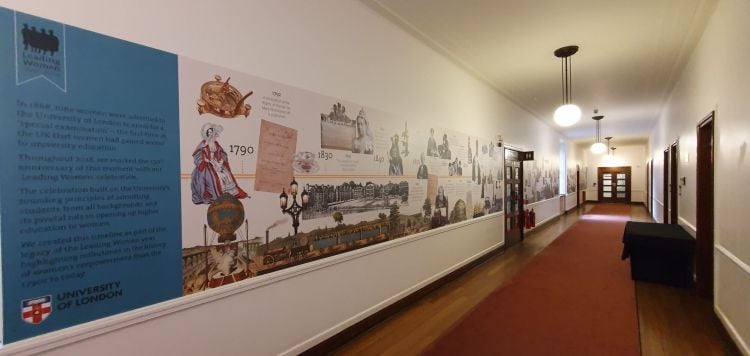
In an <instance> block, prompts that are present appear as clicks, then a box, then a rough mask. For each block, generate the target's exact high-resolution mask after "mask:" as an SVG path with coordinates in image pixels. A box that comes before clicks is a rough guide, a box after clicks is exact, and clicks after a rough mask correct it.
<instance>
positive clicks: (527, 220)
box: [523, 209, 531, 229]
mask: <svg viewBox="0 0 750 356" xmlns="http://www.w3.org/2000/svg"><path fill="white" fill-rule="evenodd" d="M530 217H531V212H530V211H529V209H524V210H523V221H524V222H525V223H526V228H527V229H531V218H530Z"/></svg>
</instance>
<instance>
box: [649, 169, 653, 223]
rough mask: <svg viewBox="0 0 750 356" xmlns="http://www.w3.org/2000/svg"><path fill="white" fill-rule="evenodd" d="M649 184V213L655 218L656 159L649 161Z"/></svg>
mask: <svg viewBox="0 0 750 356" xmlns="http://www.w3.org/2000/svg"><path fill="white" fill-rule="evenodd" d="M648 162H649V172H650V175H649V178H648V181H649V184H648V193H649V194H648V213H649V214H650V215H651V216H653V215H654V159H653V158H652V159H650V160H649V161H648Z"/></svg>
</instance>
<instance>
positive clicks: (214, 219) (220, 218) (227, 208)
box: [206, 194, 245, 242]
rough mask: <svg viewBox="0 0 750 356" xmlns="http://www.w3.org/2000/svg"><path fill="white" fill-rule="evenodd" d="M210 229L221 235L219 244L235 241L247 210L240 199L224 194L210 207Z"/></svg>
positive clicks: (208, 214) (208, 217)
mask: <svg viewBox="0 0 750 356" xmlns="http://www.w3.org/2000/svg"><path fill="white" fill-rule="evenodd" d="M206 215H207V216H206V218H207V220H208V227H210V228H211V230H213V231H216V233H218V234H219V242H228V241H234V240H236V239H237V236H236V235H235V234H234V232H235V231H237V229H239V228H240V226H242V223H243V222H244V221H245V208H244V207H243V206H242V203H241V202H240V201H239V199H237V198H235V197H234V196H232V195H230V194H224V195H222V196H220V197H219V198H218V199H216V200H215V201H214V202H213V203H211V205H210V206H209V207H208V213H207V214H206Z"/></svg>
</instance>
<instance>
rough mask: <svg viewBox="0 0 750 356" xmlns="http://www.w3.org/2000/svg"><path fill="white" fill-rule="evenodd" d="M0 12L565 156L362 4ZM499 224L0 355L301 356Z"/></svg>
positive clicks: (38, 5)
mask: <svg viewBox="0 0 750 356" xmlns="http://www.w3.org/2000/svg"><path fill="white" fill-rule="evenodd" d="M0 6H4V7H8V8H11V9H16V10H19V11H23V12H27V13H30V14H33V15H37V16H41V17H46V18H49V19H52V20H55V21H60V22H65V23H68V24H71V25H74V26H77V27H81V28H84V29H87V30H91V31H96V32H99V33H103V34H107V35H110V36H114V37H118V38H122V39H125V40H128V41H132V42H135V43H138V44H142V45H147V46H151V47H154V48H158V49H162V50H165V51H169V52H173V53H177V54H179V55H183V56H186V57H190V58H193V59H196V60H200V61H205V62H208V63H212V64H216V65H220V66H224V67H228V68H232V69H234V70H237V71H240V72H245V73H248V74H252V75H255V76H258V77H262V78H267V79H270V80H274V81H277V82H280V83H284V84H287V85H291V86H295V87H299V88H303V89H307V90H310V91H314V92H317V93H321V94H324V95H329V96H333V97H340V98H343V99H346V100H349V101H352V102H356V103H360V104H362V105H366V106H368V107H372V108H376V109H378V110H381V111H383V112H387V113H393V114H396V115H399V116H402V117H407V118H410V119H413V120H416V121H429V122H431V123H434V124H435V125H440V126H442V127H447V128H451V129H454V130H460V131H461V132H465V133H467V134H470V135H472V136H474V135H475V136H481V137H484V136H494V134H495V133H501V134H502V135H503V137H504V139H505V142H506V143H509V144H512V145H513V146H515V147H518V148H521V149H524V150H534V151H536V152H539V153H543V154H541V155H540V156H546V157H548V159H552V160H554V159H556V158H557V155H558V150H559V142H560V139H561V138H562V137H561V136H560V135H559V133H557V132H556V131H554V130H553V129H551V128H550V127H548V126H547V125H546V124H544V123H542V122H541V121H539V120H538V119H536V118H535V117H533V116H532V115H531V114H530V113H528V112H527V111H525V110H524V109H522V108H520V107H518V106H516V105H515V104H513V103H512V102H511V101H510V100H508V99H507V98H505V97H504V96H502V95H500V94H498V92H497V91H496V90H494V89H493V88H492V87H490V86H489V85H487V84H486V83H485V82H484V81H483V80H481V79H478V78H476V77H474V76H472V75H470V74H468V73H467V71H465V70H464V69H462V68H461V67H459V66H458V65H456V64H454V63H453V62H451V61H449V60H447V59H446V58H445V57H443V56H441V55H439V54H438V53H436V52H435V51H434V50H433V49H431V48H429V47H427V46H426V45H424V44H423V43H422V42H419V41H418V40H416V39H415V38H413V37H412V36H410V35H408V34H407V33H406V32H404V31H403V30H402V29H400V28H399V27H397V26H395V25H394V24H392V23H390V22H389V21H387V20H386V19H384V18H383V17H381V16H380V15H378V14H377V13H375V12H374V11H373V10H371V9H370V8H368V7H367V6H364V5H362V4H361V3H359V2H342V1H334V0H324V1H316V2H309V1H288V2H268V1H229V2H222V3H221V4H220V5H218V4H215V3H207V2H189V3H185V2H183V1H176V0H170V1H159V2H148V3H135V2H124V3H117V4H113V3H105V2H98V1H84V0H77V1H68V2H59V3H58V2H48V1H9V0H3V1H0ZM217 6H220V7H221V8H219V9H217ZM332 14H337V15H332ZM302 134H304V133H302ZM555 204H556V202H555ZM556 213H558V212H557V211H556V210H554V209H550V212H549V213H548V214H550V215H547V216H545V215H544V214H539V213H538V215H537V219H538V220H539V221H543V220H545V219H548V218H549V217H551V216H552V215H554V214H556ZM503 220H504V219H503V218H502V217H501V216H500V215H491V216H486V217H483V218H478V219H475V220H472V221H469V222H464V223H457V224H453V225H449V226H447V227H444V228H441V229H437V230H434V231H428V232H426V233H422V234H420V235H418V236H415V237H414V238H410V239H408V240H407V239H405V240H398V241H391V242H388V243H384V244H381V245H378V246H372V247H368V248H365V249H362V250H358V251H356V252H352V253H347V254H342V255H339V256H336V257H332V258H329V259H326V260H321V261H316V262H312V263H308V264H305V265H302V266H298V267H293V268H289V269H287V270H284V271H280V272H276V273H273V274H269V275H267V276H264V277H258V278H255V279H253V280H248V281H245V282H238V283H235V284H233V285H230V286H227V287H222V288H215V289H213V290H210V291H206V292H204V293H199V294H196V295H190V296H186V297H181V298H178V299H174V300H170V301H166V302H163V303H160V304H156V305H152V306H148V307H144V308H141V309H136V310H133V311H130V312H126V313H122V314H118V315H114V316H111V317H107V318H104V319H99V320H95V321H92V322H90V323H86V324H81V325H78V326H75V327H71V328H68V329H63V330H60V331H57V332H52V333H49V334H44V335H41V336H38V337H34V338H31V339H26V340H23V341H19V342H15V343H12V344H8V345H5V346H4V347H3V349H2V350H1V351H2V352H9V353H11V352H27V353H36V352H41V351H49V352H51V353H52V354H61V355H81V354H94V353H100V352H102V351H103V350H106V352H107V353H108V354H111V355H117V354H122V355H131V354H135V353H143V352H144V351H146V352H147V353H164V354H180V353H181V354H198V353H207V354H208V353H215V352H217V350H219V352H220V353H226V354H296V353H299V352H301V351H304V350H305V349H307V348H309V347H311V346H314V345H315V344H317V343H319V342H321V341H323V340H325V339H326V338H328V337H330V336H332V335H334V334H336V333H337V332H339V331H341V330H343V329H344V328H346V327H348V326H350V325H352V324H354V323H356V322H358V321H360V320H362V319H364V318H366V317H367V316H369V315H371V314H373V313H375V312H377V311H378V310H381V309H382V308H384V307H386V306H388V305H390V304H392V303H393V302H395V301H396V300H398V299H399V298H402V297H404V296H406V295H408V294H409V293H411V292H413V291H416V290H418V289H419V288H421V287H423V286H425V285H426V284H428V283H430V282H432V281H434V280H436V279H438V278H440V277H441V276H444V275H445V274H447V273H449V272H450V271H453V270H455V269H457V268H459V267H460V266H462V265H464V264H466V263H468V262H470V261H472V260H473V259H476V258H478V257H480V256H481V255H482V254H485V253H487V252H489V251H491V250H492V249H494V248H497V247H499V246H502V244H503V241H504V240H503V235H502V231H503Z"/></svg>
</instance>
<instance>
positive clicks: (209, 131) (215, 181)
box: [190, 123, 248, 204]
mask: <svg viewBox="0 0 750 356" xmlns="http://www.w3.org/2000/svg"><path fill="white" fill-rule="evenodd" d="M223 130H224V128H223V127H222V126H221V125H215V124H212V123H206V124H204V125H203V127H202V128H201V136H202V137H203V140H202V141H201V142H200V143H199V144H198V147H196V148H195V151H194V152H193V163H194V164H195V168H194V169H193V174H192V177H191V183H190V187H191V189H192V191H193V203H194V204H211V203H213V202H214V200H216V199H217V198H219V197H220V196H221V195H223V194H224V193H228V194H231V195H233V196H234V197H235V198H237V199H242V198H247V197H248V195H247V193H245V191H244V190H242V188H240V187H239V186H238V185H237V180H236V179H234V175H233V174H232V169H231V168H230V167H229V161H228V157H227V153H226V151H224V149H223V148H222V147H221V145H220V144H219V142H218V141H216V139H217V138H218V137H219V134H220V133H221V131H223Z"/></svg>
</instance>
